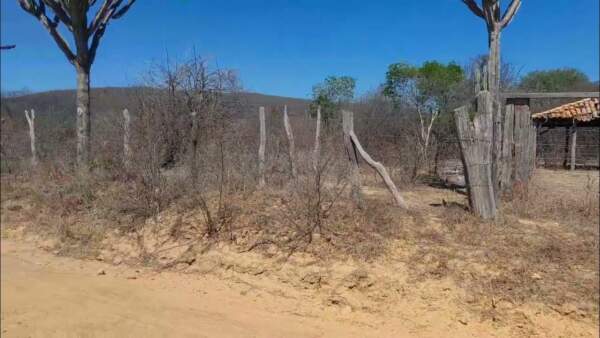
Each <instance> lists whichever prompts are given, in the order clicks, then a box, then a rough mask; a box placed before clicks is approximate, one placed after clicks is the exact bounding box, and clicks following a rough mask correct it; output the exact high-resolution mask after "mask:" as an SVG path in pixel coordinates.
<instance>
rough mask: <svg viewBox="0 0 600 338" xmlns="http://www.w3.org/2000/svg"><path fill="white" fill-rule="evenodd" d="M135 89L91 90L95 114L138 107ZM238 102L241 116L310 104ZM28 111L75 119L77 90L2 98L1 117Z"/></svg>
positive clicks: (242, 96) (293, 110)
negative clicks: (260, 109)
mask: <svg viewBox="0 0 600 338" xmlns="http://www.w3.org/2000/svg"><path fill="white" fill-rule="evenodd" d="M137 90H139V88H135V87H106V88H93V89H92V90H91V102H92V103H91V104H92V108H91V109H92V113H93V114H102V113H105V112H120V111H121V110H123V109H124V108H129V109H130V110H131V109H132V108H131V107H135V104H134V99H135V95H134V94H135V92H136V91H137ZM236 100H238V102H239V103H240V111H239V112H238V113H239V114H241V115H247V114H253V113H256V112H257V111H258V107H259V106H264V107H265V108H266V110H267V111H269V109H270V108H271V107H280V106H283V105H287V106H288V111H289V112H290V114H291V115H301V114H304V113H305V112H306V111H307V110H308V107H309V104H310V101H308V100H304V99H298V98H290V97H282V96H273V95H264V94H258V93H244V92H242V93H239V94H236ZM25 109H35V111H36V112H41V113H56V114H59V115H63V114H67V115H70V116H74V111H75V90H53V91H47V92H41V93H34V94H27V95H22V96H15V97H5V98H2V104H1V111H2V115H5V114H7V115H9V116H11V117H15V116H17V115H23V111H24V110H25Z"/></svg>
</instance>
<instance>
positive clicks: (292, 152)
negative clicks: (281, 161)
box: [283, 105, 298, 179]
mask: <svg viewBox="0 0 600 338" xmlns="http://www.w3.org/2000/svg"><path fill="white" fill-rule="evenodd" d="M283 126H284V127H285V134H286V135H287V139H288V153H289V157H290V169H291V171H292V178H294V179H295V178H296V177H297V176H298V173H297V171H296V163H295V160H294V156H295V154H296V152H295V145H294V133H293V132H292V125H291V124H290V119H289V117H288V113H287V105H285V106H283Z"/></svg>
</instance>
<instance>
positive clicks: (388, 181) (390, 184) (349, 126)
mask: <svg viewBox="0 0 600 338" xmlns="http://www.w3.org/2000/svg"><path fill="white" fill-rule="evenodd" d="M342 114H343V119H344V127H345V129H344V137H346V134H347V135H348V138H349V139H350V142H351V143H352V145H353V148H354V149H355V150H357V151H358V153H359V154H360V156H361V157H362V158H363V159H364V160H365V162H367V164H369V165H370V166H371V168H373V169H375V170H376V171H377V173H378V174H379V176H380V177H381V178H382V179H383V181H384V182H385V185H386V186H387V188H388V190H389V191H390V193H391V194H392V196H393V197H394V201H395V202H396V205H397V206H399V207H400V208H403V209H408V205H407V204H406V202H405V201H404V199H403V198H402V196H400V192H398V189H397V188H396V185H395V184H394V181H392V178H391V177H390V175H389V174H388V172H387V170H386V169H385V167H384V166H383V164H381V163H379V162H377V161H375V160H373V158H371V156H370V155H369V154H368V153H367V152H366V151H365V149H364V148H363V147H362V145H361V144H360V142H359V141H358V137H356V134H355V133H354V122H353V119H354V118H353V114H352V112H350V111H343V112H342ZM355 156H356V155H355ZM357 167H358V166H357Z"/></svg>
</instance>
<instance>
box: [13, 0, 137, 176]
mask: <svg viewBox="0 0 600 338" xmlns="http://www.w3.org/2000/svg"><path fill="white" fill-rule="evenodd" d="M18 1H19V4H20V5H21V8H23V9H24V10H25V11H26V12H28V13H29V14H31V15H33V16H34V17H35V18H36V19H38V21H39V22H40V23H41V24H42V26H44V28H45V29H46V30H47V31H48V33H50V36H51V37H52V39H54V42H56V44H57V45H58V47H59V48H60V50H61V51H62V52H63V53H64V54H65V56H66V57H67V60H69V62H70V63H71V64H72V65H73V66H74V67H75V70H76V72H77V103H76V105H77V164H78V165H79V166H80V167H82V168H83V167H87V166H88V164H89V160H90V147H91V142H90V135H91V120H90V70H91V68H92V64H93V63H94V60H95V59H96V53H97V51H98V46H99V45H100V41H101V39H102V36H103V35H104V32H105V31H106V27H107V26H108V24H109V22H110V20H112V19H118V18H120V17H122V16H123V15H124V14H125V13H126V12H127V11H128V10H129V8H131V6H132V5H133V4H134V2H135V0H128V1H127V2H126V3H124V1H123V0H104V2H102V4H101V5H99V6H98V9H97V11H96V14H95V15H94V16H93V19H92V21H91V22H90V23H88V12H90V10H91V9H92V8H93V7H95V5H96V2H97V0H77V1H74V0H18ZM47 8H49V11H48V10H47ZM52 14H53V15H52ZM51 16H53V18H50V17H51ZM61 23H62V25H64V26H65V27H66V29H67V30H68V31H69V32H71V33H72V35H73V41H74V44H75V49H74V50H73V49H72V48H71V47H70V46H69V43H68V42H67V40H66V39H65V38H64V37H63V36H62V34H61V32H60V30H59V25H60V24H61Z"/></svg>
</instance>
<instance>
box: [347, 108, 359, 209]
mask: <svg viewBox="0 0 600 338" xmlns="http://www.w3.org/2000/svg"><path fill="white" fill-rule="evenodd" d="M342 127H343V131H344V146H345V148H346V153H347V154H348V160H349V161H350V184H351V190H350V194H351V196H352V199H353V200H354V202H355V203H356V205H358V207H359V208H362V207H363V200H362V193H361V187H360V168H359V167H358V155H357V153H356V147H355V145H354V143H353V142H352V136H351V135H350V133H351V132H352V131H353V130H354V121H353V119H352V113H350V112H348V111H342Z"/></svg>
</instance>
